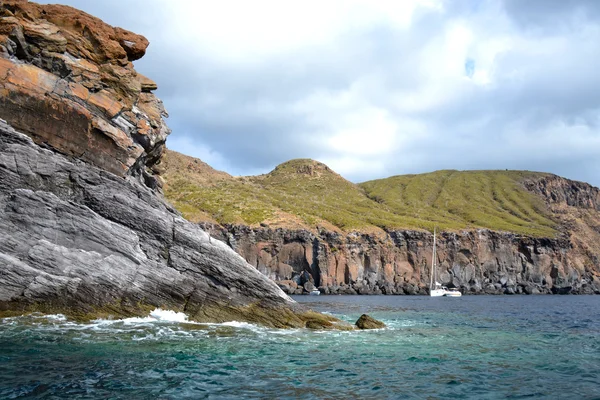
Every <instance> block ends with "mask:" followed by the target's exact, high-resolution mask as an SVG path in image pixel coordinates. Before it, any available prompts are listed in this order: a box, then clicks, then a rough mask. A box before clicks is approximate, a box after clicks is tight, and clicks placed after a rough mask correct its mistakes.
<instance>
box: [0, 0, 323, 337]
mask: <svg viewBox="0 0 600 400" xmlns="http://www.w3.org/2000/svg"><path fill="white" fill-rule="evenodd" d="M147 45H148V42H147V41H146V39H145V38H143V37H142V36H139V35H135V34H133V33H131V32H128V31H125V30H123V29H120V28H113V27H111V26H109V25H106V24H105V23H103V22H102V21H100V20H98V19H97V18H94V17H92V16H90V15H87V14H85V13H82V12H79V11H77V10H75V9H72V8H69V7H64V6H55V5H48V6H40V5H37V4H33V3H28V2H26V1H14V0H11V1H0V93H1V96H0V118H2V120H0V315H8V314H15V313H22V312H27V311H42V312H52V313H55V312H61V313H65V314H67V315H68V316H71V317H76V318H82V319H86V318H95V317H99V316H100V317H107V316H115V317H116V316H129V315H146V314H147V313H148V311H149V310H151V309H153V308H155V307H163V308H168V309H174V310H178V311H184V312H185V313H186V314H188V315H189V316H190V317H191V319H194V320H196V321H208V322H222V321H228V320H241V321H249V322H256V323H261V324H265V325H268V326H277V327H291V326H294V327H299V326H300V327H302V326H306V325H307V324H309V325H310V326H320V327H323V326H331V322H332V320H333V318H331V317H326V316H322V315H320V314H316V313H312V312H310V311H307V310H305V309H303V308H301V307H300V306H299V305H298V304H296V303H295V302H293V301H292V300H291V299H290V298H289V297H288V296H287V295H286V294H285V293H283V292H282V291H281V289H280V288H279V287H277V285H276V284H275V283H273V282H272V281H270V280H269V279H267V278H266V277H265V276H264V275H262V274H260V273H259V272H258V271H257V270H256V269H255V268H253V267H252V266H250V265H248V264H247V263H246V262H245V261H244V259H243V258H242V257H240V256H239V255H238V254H236V253H235V252H234V251H232V250H231V249H230V248H229V247H228V246H226V245H224V244H223V243H221V242H219V241H217V240H214V239H211V237H210V236H208V234H206V233H205V232H204V231H202V230H201V229H200V228H199V227H198V226H197V225H194V224H192V223H189V222H187V221H186V220H185V219H183V218H182V217H181V216H180V215H179V214H178V213H177V212H176V211H175V210H174V209H173V208H172V207H171V206H170V205H169V204H168V203H167V202H165V201H164V200H163V198H162V196H161V194H160V193H159V192H160V191H159V188H158V186H159V184H160V179H159V178H158V177H157V175H156V166H157V164H158V163H159V162H160V159H161V156H162V153H163V150H164V142H165V139H166V137H167V135H168V133H169V129H168V128H167V126H166V124H165V123H164V121H163V116H165V115H166V113H165V111H164V109H163V107H162V104H161V102H160V100H158V99H157V98H156V97H154V95H153V94H152V93H151V91H152V90H154V89H156V85H155V84H154V83H153V82H152V81H150V80H149V79H148V78H145V77H143V76H141V75H140V74H138V73H136V71H135V70H134V69H133V66H132V64H131V61H133V60H135V59H137V58H140V57H142V56H143V55H144V51H145V49H146V46H147Z"/></svg>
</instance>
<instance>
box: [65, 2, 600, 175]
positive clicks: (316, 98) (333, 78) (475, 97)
mask: <svg viewBox="0 0 600 400" xmlns="http://www.w3.org/2000/svg"><path fill="white" fill-rule="evenodd" d="M63 3H66V4H70V5H73V6H75V7H77V8H81V9H83V10H85V11H88V12H90V13H92V14H94V15H96V16H98V17H100V18H102V19H104V20H105V21H107V22H108V23H110V24H113V25H119V26H122V27H124V28H126V29H130V30H132V31H135V32H137V33H141V34H144V35H145V36H146V37H148V39H149V40H150V42H151V46H150V48H149V50H148V53H147V55H146V56H145V57H144V58H143V59H142V60H140V61H137V62H136V68H137V69H138V70H139V71H140V72H142V73H144V74H145V75H148V76H150V77H152V78H153V79H154V80H156V81H157V82H158V83H159V91H158V95H159V96H160V97H161V98H162V99H163V100H164V102H165V104H166V106H167V109H168V110H169V112H170V114H171V118H170V120H169V125H170V126H171V128H172V129H173V134H172V136H171V137H170V139H169V141H168V145H169V146H170V147H171V148H174V149H175V150H179V151H182V152H184V153H188V154H191V155H194V156H198V157H201V158H203V159H204V160H205V161H207V162H209V163H211V164H212V165H213V166H215V167H216V168H221V169H225V170H227V171H228V172H230V173H233V174H251V173H261V172H266V171H268V170H270V169H272V168H273V167H274V166H275V165H277V164H278V163H281V162H284V161H286V160H288V159H291V158H297V157H308V158H315V159H319V160H321V161H324V162H326V163H328V164H330V166H332V167H333V168H334V169H336V170H338V172H340V173H342V175H344V176H345V177H346V178H348V179H350V180H353V181H362V180H367V179H374V178H379V177H384V176H389V175H397V174H402V173H418V172H427V171H432V170H435V169H442V168H444V169H505V168H506V169H527V170H538V171H547V172H553V173H556V174H559V175H563V176H566V177H569V178H572V179H578V180H585V181H588V182H590V183H592V184H594V185H596V186H599V185H600V177H598V176H597V174H596V171H597V170H598V168H599V167H600V161H598V157H597V155H598V153H600V128H599V126H600V117H599V116H600V97H599V96H598V95H597V93H598V91H599V88H600V75H599V74H598V73H597V71H598V70H599V69H600V51H599V50H600V48H599V47H600V45H599V43H600V5H599V4H600V3H599V2H596V1H589V2H584V1H556V2H549V1H527V2H523V1H517V0H505V1H500V0H498V1H486V2H462V1H452V2H445V3H444V7H443V9H442V10H431V9H417V10H416V11H415V13H414V15H413V17H412V20H411V22H410V25H409V26H401V23H399V22H394V21H390V20H387V19H386V18H385V16H384V17H381V16H379V17H378V18H376V19H375V21H374V22H373V21H371V22H370V23H362V21H360V20H359V21H358V22H356V19H352V20H349V21H350V22H348V26H347V27H346V26H345V25H343V24H342V27H341V28H340V29H339V30H337V31H332V32H329V31H328V30H327V29H325V28H323V27H322V26H321V27H316V28H315V29H321V28H322V29H324V32H325V33H326V34H327V36H326V39H327V40H322V41H316V42H315V41H312V42H311V41H307V43H306V44H303V42H302V41H300V42H299V43H298V41H296V42H294V45H293V46H292V45H290V47H289V48H285V47H284V48H283V49H281V48H279V49H276V50H273V51H265V49H264V48H262V47H260V46H259V45H260V43H259V45H257V46H258V47H257V48H256V51H255V52H254V50H255V49H254V48H249V49H247V48H241V47H240V48H239V49H237V48H236V47H235V46H234V47H232V48H231V49H229V50H228V48H227V46H228V45H230V43H229V42H224V43H223V45H222V46H220V42H218V38H215V43H214V45H213V44H212V43H211V41H210V40H208V39H211V38H206V37H204V38H194V37H185V36H180V37H174V36H173V34H172V32H173V29H175V28H176V26H177V24H178V23H180V21H178V20H174V19H171V18H172V16H173V15H174V14H173V13H169V12H168V11H169V9H170V8H171V7H173V4H174V3H171V2H166V1H159V0H150V1H146V0H145V1H139V0H130V1H125V2H124V1H113V0H106V1H103V2H89V1H87V0H65V1H63ZM207 4H210V3H207ZM315 12H317V11H316V10H315ZM169 16H171V17H169ZM366 18H367V17H365V19H366ZM221 22H222V24H224V25H225V26H227V29H230V30H231V31H232V38H233V39H232V40H233V41H234V42H235V41H236V40H239V41H242V40H244V39H245V34H246V33H245V32H242V31H240V32H237V31H236V27H235V26H229V25H228V21H226V20H224V21H221ZM262 22H264V21H257V24H260V23H262ZM181 23H184V22H181ZM344 23H346V22H344ZM352 24H355V25H352ZM192 28H193V27H190V32H192V31H193V29H192ZM240 29H241V28H240ZM306 29H313V27H311V26H309V25H307V27H306ZM278 34H280V32H272V35H274V36H276V35H278ZM267 38H268V37H267ZM200 39H202V40H200ZM250 44H251V45H253V44H254V45H256V43H255V42H250ZM211 45H212V47H211ZM236 49H237V50H239V51H240V52H241V53H243V54H242V55H239V57H238V55H237V54H231V53H232V52H235V51H236ZM267 50H268V49H267ZM228 51H229V52H228ZM467 62H470V63H472V65H470V66H469V68H472V70H470V71H466V70H465V65H466V64H467ZM461 74H462V75H463V76H461Z"/></svg>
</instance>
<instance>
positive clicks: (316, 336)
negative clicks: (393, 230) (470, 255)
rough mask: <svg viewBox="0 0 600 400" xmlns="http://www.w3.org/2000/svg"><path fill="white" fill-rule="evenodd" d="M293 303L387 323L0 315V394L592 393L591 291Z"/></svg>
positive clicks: (595, 329)
mask: <svg viewBox="0 0 600 400" xmlns="http://www.w3.org/2000/svg"><path fill="white" fill-rule="evenodd" d="M296 299H297V300H298V301H301V302H304V303H309V304H310V306H311V307H312V308H313V309H316V310H318V311H325V312H330V313H332V314H334V315H336V316H339V317H341V318H343V319H345V320H347V321H354V320H356V319H357V318H358V317H359V316H360V314H362V313H365V312H366V313H369V314H371V315H372V316H374V317H376V318H378V319H381V320H383V321H384V322H385V323H386V324H388V328H386V329H383V330H376V331H354V332H314V331H309V330H274V329H266V328H260V327H256V326H252V325H248V324H239V323H230V324H222V325H198V324H189V323H182V322H176V320H177V319H178V318H179V319H181V318H180V316H179V317H169V316H168V315H167V316H166V317H165V315H164V313H163V314H161V315H158V316H157V318H159V319H158V320H157V319H155V318H137V319H129V320H125V321H95V322H93V323H90V324H76V323H71V322H69V321H67V320H65V319H64V318H63V317H61V316H50V317H44V316H28V317H18V318H8V319H4V320H0V398H21V397H23V398H32V397H33V398H38V397H39V398H57V399H58V398H114V399H120V398H123V399H132V398H134V399H137V398H140V399H145V398H147V399H177V398H190V399H201V398H210V399H213V398H214V399H228V398H231V399H237V398H261V399H262V398H302V399H355V398H356V399H358V398H361V399H362V398H371V399H397V398H415V399H427V398H429V399H436V398H439V399H446V398H472V399H506V398H564V399H594V398H596V399H599V398H600V296H514V297H511V296H464V297H462V298H458V299H447V298H429V297H411V296H319V297H316V296H315V297H310V296H307V297H297V298H296ZM160 318H162V319H160ZM169 319H170V321H169Z"/></svg>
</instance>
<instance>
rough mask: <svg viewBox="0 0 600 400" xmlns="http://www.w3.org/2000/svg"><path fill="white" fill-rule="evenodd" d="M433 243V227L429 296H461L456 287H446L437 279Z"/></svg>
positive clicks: (435, 251) (435, 253)
mask: <svg viewBox="0 0 600 400" xmlns="http://www.w3.org/2000/svg"><path fill="white" fill-rule="evenodd" d="M435 244H436V243H435V228H433V255H432V256H431V281H430V282H429V296H431V297H460V296H462V293H461V292H459V291H458V289H456V288H452V289H448V288H447V287H446V286H442V284H441V283H439V282H438V281H437V263H436V260H437V250H436V246H435ZM434 282H435V285H434Z"/></svg>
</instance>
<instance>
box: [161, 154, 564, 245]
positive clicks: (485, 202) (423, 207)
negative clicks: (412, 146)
mask: <svg viewBox="0 0 600 400" xmlns="http://www.w3.org/2000/svg"><path fill="white" fill-rule="evenodd" d="M164 170H165V172H164V174H163V177H164V179H165V183H166V184H165V194H166V196H167V198H168V199H169V200H171V201H172V202H173V203H174V205H175V206H176V207H177V208H178V209H179V210H180V211H181V212H183V214H184V216H185V217H186V218H188V219H190V220H192V221H210V222H216V223H219V224H222V225H224V224H241V225H248V226H256V225H259V224H263V225H268V226H270V227H285V228H302V229H309V230H314V229H318V228H320V227H323V228H326V229H330V230H333V231H338V232H348V231H353V230H358V231H365V232H372V231H374V230H381V229H385V230H390V229H416V230H429V231H433V228H434V227H437V228H438V229H439V230H445V231H448V230H461V229H469V228H487V229H491V230H498V231H508V232H513V233H518V234H524V235H531V236H554V235H555V234H556V233H557V230H556V229H557V224H558V220H557V219H556V218H554V216H553V213H552V212H551V211H550V209H549V208H548V206H547V204H546V203H545V202H544V199H543V198H542V197H540V196H539V195H536V194H534V193H533V192H531V191H529V190H527V188H526V187H525V183H526V182H532V181H537V180H540V179H543V178H547V177H549V176H552V175H551V174H546V173H538V172H527V171H436V172H432V173H426V174H419V175H402V176H394V177H390V178H386V179H379V180H374V181H369V182H364V183H360V184H354V183H352V182H349V181H348V180H346V179H344V178H343V177H342V176H340V175H339V174H337V173H336V172H334V171H333V170H331V169H330V168H329V167H327V166H326V165H325V164H322V163H320V162H317V161H314V160H310V159H297V160H291V161H288V162H285V163H283V164H281V165H279V166H277V167H276V168H275V169H274V170H273V171H271V172H269V173H268V174H265V175H259V176H248V177H233V176H231V175H228V174H226V173H224V172H219V171H216V170H214V169H212V168H211V167H210V166H208V165H207V164H205V163H203V162H201V161H199V160H196V159H194V158H192V157H188V156H184V155H182V154H179V153H176V152H174V151H167V153H166V156H165V161H164Z"/></svg>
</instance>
